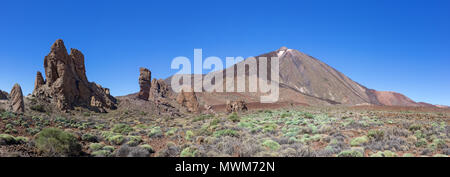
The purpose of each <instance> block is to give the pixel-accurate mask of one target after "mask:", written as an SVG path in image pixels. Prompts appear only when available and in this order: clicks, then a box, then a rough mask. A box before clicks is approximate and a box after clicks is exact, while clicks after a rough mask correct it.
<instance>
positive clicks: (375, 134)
mask: <svg viewBox="0 0 450 177" xmlns="http://www.w3.org/2000/svg"><path fill="white" fill-rule="evenodd" d="M367 136H368V137H369V138H373V139H375V140H378V141H380V140H382V139H383V137H384V132H383V131H381V130H369V132H368V134H367Z"/></svg>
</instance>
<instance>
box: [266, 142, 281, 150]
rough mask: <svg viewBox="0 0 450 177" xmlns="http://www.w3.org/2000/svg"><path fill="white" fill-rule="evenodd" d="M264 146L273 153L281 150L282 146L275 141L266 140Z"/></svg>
mask: <svg viewBox="0 0 450 177" xmlns="http://www.w3.org/2000/svg"><path fill="white" fill-rule="evenodd" d="M262 145H263V146H264V147H267V148H269V149H270V150H272V151H276V150H278V149H279V148H280V144H278V143H277V142H275V141H273V140H265V141H264V142H263V143H262Z"/></svg>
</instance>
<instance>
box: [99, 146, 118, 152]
mask: <svg viewBox="0 0 450 177" xmlns="http://www.w3.org/2000/svg"><path fill="white" fill-rule="evenodd" d="M102 150H105V151H109V152H113V151H114V150H115V148H114V146H104V147H103V148H102Z"/></svg>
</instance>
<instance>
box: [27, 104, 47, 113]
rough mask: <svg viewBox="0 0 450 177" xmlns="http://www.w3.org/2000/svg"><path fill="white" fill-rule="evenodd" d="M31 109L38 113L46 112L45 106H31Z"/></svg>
mask: <svg viewBox="0 0 450 177" xmlns="http://www.w3.org/2000/svg"><path fill="white" fill-rule="evenodd" d="M30 109H31V110H33V111H38V112H45V108H44V106H43V105H32V106H30Z"/></svg>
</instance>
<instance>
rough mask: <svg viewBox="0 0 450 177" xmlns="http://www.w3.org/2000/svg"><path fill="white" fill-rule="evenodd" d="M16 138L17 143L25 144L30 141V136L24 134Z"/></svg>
mask: <svg viewBox="0 0 450 177" xmlns="http://www.w3.org/2000/svg"><path fill="white" fill-rule="evenodd" d="M14 140H15V141H16V144H24V143H27V142H28V138H27V137H23V136H18V137H15V138H14Z"/></svg>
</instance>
